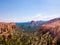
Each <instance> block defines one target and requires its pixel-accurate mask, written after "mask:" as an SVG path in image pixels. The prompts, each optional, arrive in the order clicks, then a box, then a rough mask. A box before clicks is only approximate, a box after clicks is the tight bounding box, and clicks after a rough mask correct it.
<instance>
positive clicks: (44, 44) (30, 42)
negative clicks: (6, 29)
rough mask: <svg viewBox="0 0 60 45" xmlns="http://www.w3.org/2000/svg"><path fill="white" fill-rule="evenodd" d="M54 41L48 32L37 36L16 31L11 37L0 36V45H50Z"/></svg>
mask: <svg viewBox="0 0 60 45" xmlns="http://www.w3.org/2000/svg"><path fill="white" fill-rule="evenodd" d="M55 43H56V39H55V38H54V39H53V38H52V37H51V35H50V34H49V32H47V33H46V34H44V35H42V34H40V35H38V34H37V32H35V33H32V34H27V33H26V32H25V31H16V32H14V33H13V36H9V37H7V36H3V35H2V36H0V45H52V44H55Z"/></svg>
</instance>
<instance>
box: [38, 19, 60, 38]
mask: <svg viewBox="0 0 60 45" xmlns="http://www.w3.org/2000/svg"><path fill="white" fill-rule="evenodd" d="M39 31H42V32H43V33H46V32H50V34H51V35H52V36H53V37H58V38H59V39H60V18H59V19H53V20H50V21H48V22H47V23H46V24H43V25H42V26H41V27H40V29H39Z"/></svg>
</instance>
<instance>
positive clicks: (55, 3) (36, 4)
mask: <svg viewBox="0 0 60 45" xmlns="http://www.w3.org/2000/svg"><path fill="white" fill-rule="evenodd" d="M53 18H60V0H0V22H27V21H31V20H35V21H38V20H50V19H53Z"/></svg>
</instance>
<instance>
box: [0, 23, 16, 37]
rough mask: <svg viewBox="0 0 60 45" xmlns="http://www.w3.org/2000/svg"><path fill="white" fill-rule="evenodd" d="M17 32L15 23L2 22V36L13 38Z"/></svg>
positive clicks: (0, 31)
mask: <svg viewBox="0 0 60 45" xmlns="http://www.w3.org/2000/svg"><path fill="white" fill-rule="evenodd" d="M16 30H17V26H16V24H15V23H5V22H0V36H1V35H2V36H3V37H5V36H6V37H11V36H12V35H13V32H15V31H16Z"/></svg>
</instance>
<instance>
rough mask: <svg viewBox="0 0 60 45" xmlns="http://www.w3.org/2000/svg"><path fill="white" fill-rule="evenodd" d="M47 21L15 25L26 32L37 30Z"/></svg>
mask: <svg viewBox="0 0 60 45" xmlns="http://www.w3.org/2000/svg"><path fill="white" fill-rule="evenodd" d="M46 22H47V21H31V22H25V23H16V24H17V25H18V26H19V27H20V28H22V29H24V30H28V31H35V30H38V29H39V27H40V26H41V25H43V24H44V23H46Z"/></svg>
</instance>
